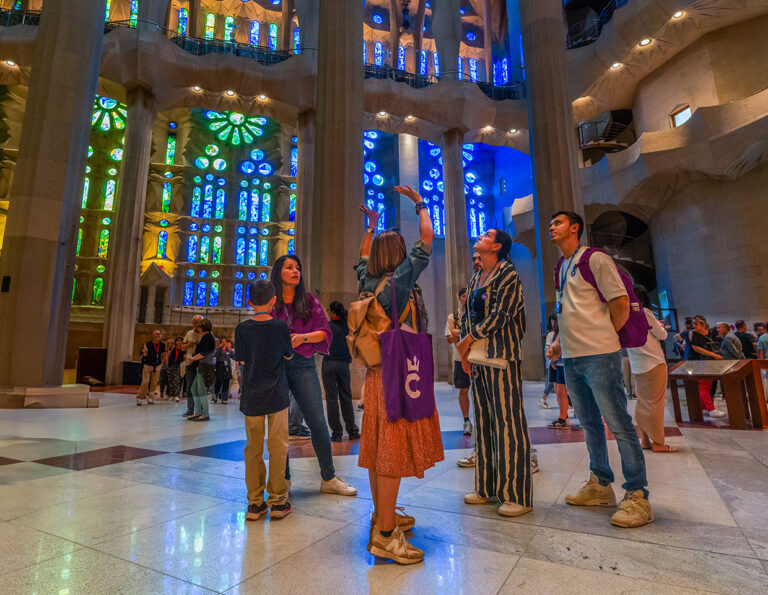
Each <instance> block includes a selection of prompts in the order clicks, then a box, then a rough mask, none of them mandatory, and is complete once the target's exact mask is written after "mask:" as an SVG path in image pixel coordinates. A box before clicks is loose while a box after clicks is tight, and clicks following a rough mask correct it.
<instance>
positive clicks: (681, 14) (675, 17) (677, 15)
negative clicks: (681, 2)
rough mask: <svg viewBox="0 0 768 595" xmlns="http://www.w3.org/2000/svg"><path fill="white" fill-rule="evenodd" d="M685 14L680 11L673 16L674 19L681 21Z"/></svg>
mask: <svg viewBox="0 0 768 595" xmlns="http://www.w3.org/2000/svg"><path fill="white" fill-rule="evenodd" d="M684 14H685V13H684V12H683V11H682V10H678V11H677V12H676V13H675V14H673V15H672V18H673V19H679V18H680V17H681V16H683V15H684Z"/></svg>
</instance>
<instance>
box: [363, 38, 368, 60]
mask: <svg viewBox="0 0 768 595" xmlns="http://www.w3.org/2000/svg"><path fill="white" fill-rule="evenodd" d="M363 64H368V44H366V43H365V39H363Z"/></svg>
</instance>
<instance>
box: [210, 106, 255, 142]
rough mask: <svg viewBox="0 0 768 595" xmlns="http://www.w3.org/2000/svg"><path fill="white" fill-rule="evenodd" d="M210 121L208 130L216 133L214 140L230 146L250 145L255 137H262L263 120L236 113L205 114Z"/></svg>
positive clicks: (212, 112) (211, 112)
mask: <svg viewBox="0 0 768 595" xmlns="http://www.w3.org/2000/svg"><path fill="white" fill-rule="evenodd" d="M205 117H206V118H208V119H209V120H210V122H209V124H208V128H209V130H210V131H211V132H215V133H216V138H218V139H219V140H221V141H226V142H229V143H230V144H232V145H235V146H239V145H240V144H246V145H248V144H251V143H252V142H254V141H255V140H256V138H257V137H260V136H263V135H264V129H263V128H261V126H264V124H263V123H262V122H264V118H261V117H248V116H244V115H243V114H240V113H237V112H224V113H219V112H214V111H212V110H209V111H207V112H205Z"/></svg>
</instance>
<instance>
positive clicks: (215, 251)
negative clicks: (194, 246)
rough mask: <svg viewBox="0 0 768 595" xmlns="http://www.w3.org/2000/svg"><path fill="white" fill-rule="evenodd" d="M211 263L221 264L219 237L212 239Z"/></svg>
mask: <svg viewBox="0 0 768 595" xmlns="http://www.w3.org/2000/svg"><path fill="white" fill-rule="evenodd" d="M213 262H214V263H215V264H221V236H216V237H215V238H213Z"/></svg>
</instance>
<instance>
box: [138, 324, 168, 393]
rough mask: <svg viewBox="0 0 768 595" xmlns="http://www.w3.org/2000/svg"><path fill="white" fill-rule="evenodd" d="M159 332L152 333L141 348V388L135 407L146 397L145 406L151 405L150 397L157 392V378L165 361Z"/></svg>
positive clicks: (163, 346)
mask: <svg viewBox="0 0 768 595" xmlns="http://www.w3.org/2000/svg"><path fill="white" fill-rule="evenodd" d="M160 335H161V333H160V331H159V330H154V331H152V339H151V340H149V341H147V342H146V343H144V345H143V346H142V347H141V386H140V387H139V392H138V393H137V394H136V405H139V406H140V405H141V401H142V399H144V398H145V397H146V399H147V405H153V404H154V401H153V400H152V397H153V396H154V394H155V391H156V390H157V378H158V376H159V375H160V367H161V366H162V365H163V361H164V359H165V344H164V343H163V342H162V341H161V340H160Z"/></svg>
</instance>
